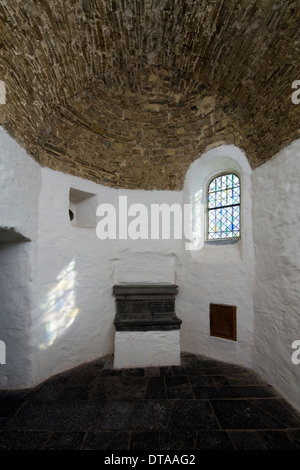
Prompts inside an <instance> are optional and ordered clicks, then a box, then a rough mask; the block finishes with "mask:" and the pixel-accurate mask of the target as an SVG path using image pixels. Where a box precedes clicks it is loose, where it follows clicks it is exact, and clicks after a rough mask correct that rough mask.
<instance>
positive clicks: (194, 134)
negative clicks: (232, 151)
mask: <svg viewBox="0 0 300 470" xmlns="http://www.w3.org/2000/svg"><path fill="white" fill-rule="evenodd" d="M0 46H1V49H0V51H1V52H0V79H1V80H4V81H5V83H6V89H7V102H6V104H5V105H2V106H1V112H0V119H1V123H2V124H3V126H4V128H5V129H6V130H7V131H8V132H9V133H10V135H11V136H12V137H14V138H15V139H16V140H17V141H18V142H19V143H20V144H21V145H22V146H23V147H24V148H25V149H26V151H27V152H28V153H30V154H31V155H32V156H33V158H35V159H36V160H37V161H38V162H39V163H40V164H41V165H42V166H48V167H50V168H53V169H56V170H59V171H63V172H66V173H70V174H73V175H76V176H80V177H83V178H86V179H90V180H92V181H95V182H97V183H101V184H104V185H109V186H114V187H124V188H132V189H134V188H143V189H171V190H175V189H176V190H177V189H181V188H182V184H183V181H184V175H185V173H186V171H187V169H188V167H189V165H190V164H191V162H193V161H194V160H195V159H196V158H199V156H200V155H201V153H203V152H204V151H206V150H208V149H209V148H211V147H214V146H218V145H220V144H223V143H226V144H236V145H237V146H239V147H240V148H242V149H243V150H244V151H245V152H246V154H247V157H248V158H249V161H250V163H251V166H252V167H253V168H255V167H258V166H259V165H261V164H262V163H263V162H264V161H266V160H268V159H269V158H270V157H271V156H272V155H274V153H276V152H277V151H279V150H280V149H281V148H282V147H283V146H285V145H286V144H287V143H290V142H291V141H292V140H294V139H295V138H298V137H299V136H300V128H299V122H300V105H299V106H296V105H294V104H293V103H292V101H291V94H292V91H293V90H292V88H291V85H292V82H293V81H294V80H297V79H300V61H299V50H300V5H299V2H298V1H281V0H274V1H272V2H267V1H264V0H257V1H255V0H251V1H249V0H242V1H239V2H237V1H234V0H218V1H212V0H201V1H200V0H197V1H194V0H130V1H129V0H118V1H116V0H89V1H88V0H68V1H63V0H49V1H44V0H42V1H39V2H36V1H34V0H26V1H22V2H20V1H18V0H0Z"/></svg>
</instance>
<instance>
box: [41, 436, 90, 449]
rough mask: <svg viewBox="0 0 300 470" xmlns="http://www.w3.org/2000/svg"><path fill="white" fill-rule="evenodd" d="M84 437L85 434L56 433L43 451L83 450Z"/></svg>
mask: <svg viewBox="0 0 300 470" xmlns="http://www.w3.org/2000/svg"><path fill="white" fill-rule="evenodd" d="M84 437H85V432H54V433H53V434H51V436H50V438H49V439H48V441H47V442H46V443H45V444H44V446H43V450H77V449H80V448H81V446H82V444H83V440H84Z"/></svg>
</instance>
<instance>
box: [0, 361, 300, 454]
mask: <svg viewBox="0 0 300 470" xmlns="http://www.w3.org/2000/svg"><path fill="white" fill-rule="evenodd" d="M112 362H113V358H112V356H107V357H104V358H101V359H98V360H95V361H93V362H90V363H88V364H85V365H82V366H80V367H77V368H75V369H72V370H70V371H67V372H65V373H62V374H59V375H56V376H55V377H53V378H51V379H49V380H47V381H46V382H44V383H42V384H40V385H39V386H37V387H35V388H34V389H30V390H18V391H5V390H1V391H0V450H17V449H19V450H30V449H31V450H44V449H45V450H57V449H59V450H72V449H74V450H94V449H97V450H100V449H101V450H119V451H121V450H151V451H157V450H163V451H166V450H170V451H176V450H219V449H222V450H223V449H228V450H254V449H256V450H279V449H280V450H296V449H298V450H299V449H300V415H299V414H298V413H297V412H296V410H294V409H293V408H292V407H291V406H290V405H289V404H288V403H287V402H286V401H285V400H284V399H283V398H282V397H281V396H280V395H279V394H278V393H277V391H276V390H274V388H272V387H271V386H269V385H268V384H267V383H266V382H264V381H263V380H262V379H261V378H260V377H259V376H257V375H256V374H255V373H254V372H253V371H251V370H248V369H245V368H244V367H239V366H236V365H231V364H228V363H223V362H220V361H216V360H213V359H210V358H207V357H204V356H199V355H192V354H182V363H181V366H171V367H149V368H136V369H122V370H115V369H113V366H112Z"/></svg>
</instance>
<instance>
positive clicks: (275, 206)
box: [253, 140, 300, 409]
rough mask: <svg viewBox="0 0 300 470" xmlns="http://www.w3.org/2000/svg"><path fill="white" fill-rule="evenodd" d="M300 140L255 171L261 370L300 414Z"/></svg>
mask: <svg viewBox="0 0 300 470" xmlns="http://www.w3.org/2000/svg"><path fill="white" fill-rule="evenodd" d="M299 207H300V140H297V141H295V142H294V143H293V144H291V145H289V146H288V147H286V148H285V149H284V150H282V151H281V152H280V153H278V154H277V155H276V156H274V157H273V158H272V159H271V160H270V161H268V162H267V163H265V164H264V165H262V166H261V167H259V168H257V169H256V170H255V171H254V172H253V223H254V225H253V226H254V242H255V255H256V283H255V328H254V339H255V341H254V346H255V348H254V350H255V368H256V370H257V371H258V372H259V373H260V374H261V375H262V376H263V377H265V378H266V380H268V381H269V383H270V384H272V385H274V386H275V387H276V388H277V389H278V391H279V392H281V393H282V394H283V395H284V396H285V397H286V398H287V399H288V400H289V401H290V402H291V403H292V404H293V405H294V406H295V407H297V408H298V409H300V393H299V384H300V364H294V363H293V362H292V360H291V358H292V354H293V352H295V351H294V349H292V347H291V346H292V343H293V342H294V341H295V340H299V339H300V215H299V214H300V213H299Z"/></svg>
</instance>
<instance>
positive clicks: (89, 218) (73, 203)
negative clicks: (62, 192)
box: [69, 188, 97, 228]
mask: <svg viewBox="0 0 300 470" xmlns="http://www.w3.org/2000/svg"><path fill="white" fill-rule="evenodd" d="M96 210H97V197H96V194H93V193H87V192H85V191H81V190H79V189H75V188H70V192H69V219H70V222H71V225H73V226H74V227H86V228H94V227H96V225H97V219H96Z"/></svg>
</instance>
